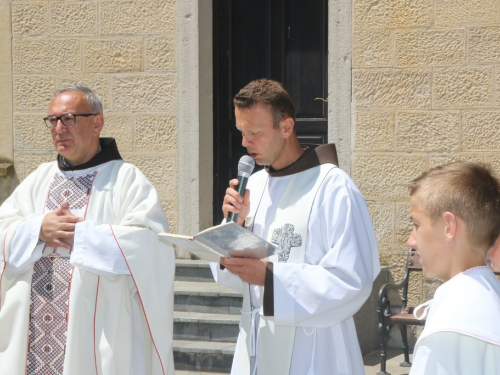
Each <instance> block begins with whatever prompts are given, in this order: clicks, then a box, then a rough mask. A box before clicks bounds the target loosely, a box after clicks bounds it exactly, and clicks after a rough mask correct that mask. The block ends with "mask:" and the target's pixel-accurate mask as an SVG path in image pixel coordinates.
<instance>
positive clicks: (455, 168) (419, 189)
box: [410, 161, 500, 252]
mask: <svg viewBox="0 0 500 375" xmlns="http://www.w3.org/2000/svg"><path fill="white" fill-rule="evenodd" d="M410 195H412V196H414V195H416V196H417V197H418V199H419V203H420V207H419V209H420V210H422V211H423V212H425V213H426V214H427V215H429V217H430V218H431V220H432V221H434V220H437V219H439V218H440V217H441V216H442V215H443V214H444V213H445V212H451V213H453V214H454V215H456V216H458V217H459V218H461V219H462V220H463V221H464V222H465V224H466V226H467V235H468V239H469V241H470V244H471V245H472V246H474V247H479V248H482V249H481V250H483V251H484V252H486V250H488V249H489V248H490V247H491V246H492V245H493V244H494V243H495V240H496V239H497V238H498V236H499V234H500V181H499V179H498V177H497V176H496V175H495V174H494V173H493V172H492V171H491V167H490V166H489V165H487V164H482V163H473V162H468V161H458V162H453V163H448V164H443V165H440V166H437V167H435V168H432V169H431V170H429V171H427V172H424V173H423V174H422V175H421V176H420V177H418V178H416V179H415V180H413V181H412V183H411V184H410Z"/></svg>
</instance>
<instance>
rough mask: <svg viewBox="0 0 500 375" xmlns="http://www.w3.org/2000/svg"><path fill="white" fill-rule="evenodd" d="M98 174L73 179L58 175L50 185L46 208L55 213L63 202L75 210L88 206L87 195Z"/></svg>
mask: <svg viewBox="0 0 500 375" xmlns="http://www.w3.org/2000/svg"><path fill="white" fill-rule="evenodd" d="M96 173H97V172H94V173H92V174H88V175H86V176H80V177H77V178H71V179H68V178H65V177H63V176H61V175H59V174H56V175H55V177H54V181H52V184H50V188H49V191H50V193H49V196H48V199H47V205H46V207H47V208H48V209H49V210H51V211H53V210H55V209H56V208H59V206H60V205H61V203H63V202H68V203H69V206H70V207H71V208H73V209H79V208H83V207H85V206H86V205H87V195H88V192H89V191H90V188H91V187H92V181H93V180H94V176H95V175H96Z"/></svg>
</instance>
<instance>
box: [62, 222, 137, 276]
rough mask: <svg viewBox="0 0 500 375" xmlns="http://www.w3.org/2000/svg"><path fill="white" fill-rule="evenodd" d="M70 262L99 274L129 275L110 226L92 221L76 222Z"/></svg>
mask: <svg viewBox="0 0 500 375" xmlns="http://www.w3.org/2000/svg"><path fill="white" fill-rule="evenodd" d="M70 263H71V265H73V266H77V267H80V268H82V269H84V270H86V271H89V272H92V273H94V274H97V275H100V276H115V275H130V271H129V268H128V266H127V262H126V261H125V259H124V257H123V254H122V252H121V251H120V248H119V247H118V244H117V242H116V239H115V237H114V234H113V231H112V230H111V226H110V225H108V224H101V225H96V224H95V223H94V222H92V221H82V222H80V223H77V224H76V229H75V238H74V242H73V249H72V251H71V258H70Z"/></svg>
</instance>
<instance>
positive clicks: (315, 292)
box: [273, 177, 380, 328]
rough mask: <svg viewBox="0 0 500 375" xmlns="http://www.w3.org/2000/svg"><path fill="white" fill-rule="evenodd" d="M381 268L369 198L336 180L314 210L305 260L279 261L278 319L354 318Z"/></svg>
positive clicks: (323, 321) (317, 323)
mask: <svg viewBox="0 0 500 375" xmlns="http://www.w3.org/2000/svg"><path fill="white" fill-rule="evenodd" d="M346 178H348V177H346ZM379 270H380V265H379V260H378V249H377V243H376V239H375V233H374V230H373V226H372V222H371V218H370V215H369V213H368V208H367V206H366V202H365V199H364V198H363V196H362V195H361V193H360V192H359V190H358V189H357V188H356V187H355V186H354V184H353V183H352V182H350V180H346V179H341V181H338V180H335V181H331V182H330V183H329V184H327V185H326V186H325V188H322V189H320V191H319V192H318V195H317V197H316V200H315V203H314V205H313V208H312V211H311V217H310V220H309V224H308V235H307V240H306V254H305V261H304V263H302V264H285V263H274V270H273V273H274V320H275V323H276V324H279V325H290V326H306V327H315V328H326V327H331V326H334V325H336V324H338V323H340V322H342V321H344V320H345V319H348V318H350V317H352V316H353V315H354V313H356V312H357V311H358V310H359V309H360V308H361V306H362V305H363V303H364V302H365V301H366V299H367V298H368V297H369V295H370V292H371V290H372V285H373V280H374V279H375V278H376V276H377V274H378V272H379Z"/></svg>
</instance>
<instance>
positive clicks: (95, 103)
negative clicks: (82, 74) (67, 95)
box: [54, 85, 103, 115]
mask: <svg viewBox="0 0 500 375" xmlns="http://www.w3.org/2000/svg"><path fill="white" fill-rule="evenodd" d="M67 91H77V92H81V93H82V94H84V95H85V98H86V99H87V103H89V106H90V108H92V109H93V110H94V111H96V112H97V113H99V114H100V115H102V114H103V111H102V102H101V99H100V98H99V95H97V93H96V92H94V91H92V90H91V89H89V88H88V87H86V86H77V85H74V86H66V87H63V88H60V89H59V90H57V91H56V92H55V93H54V98H55V97H56V96H58V95H59V94H62V93H63V92H67Z"/></svg>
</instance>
